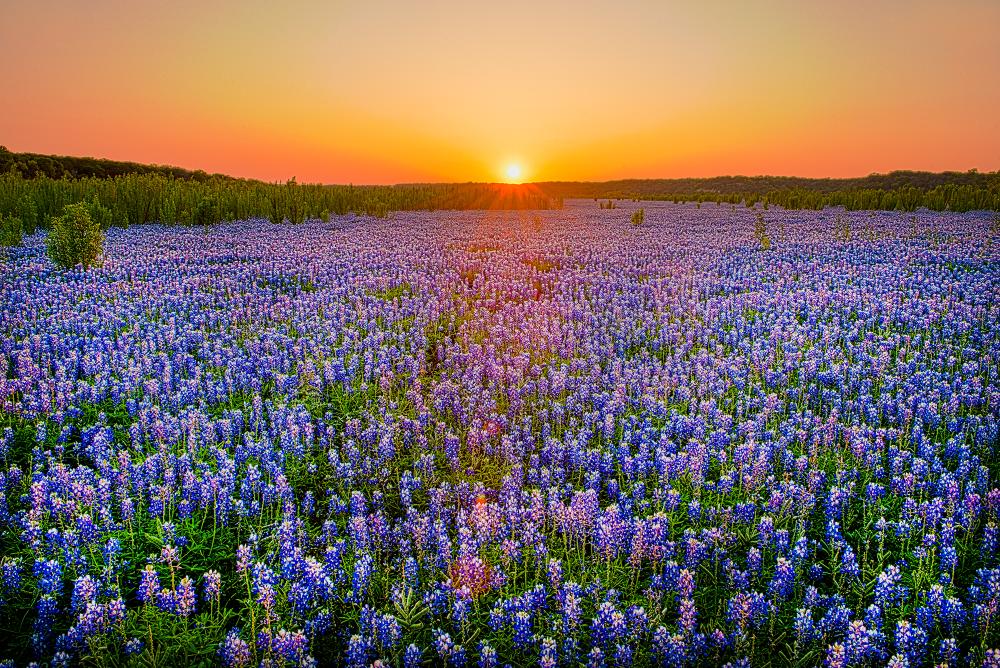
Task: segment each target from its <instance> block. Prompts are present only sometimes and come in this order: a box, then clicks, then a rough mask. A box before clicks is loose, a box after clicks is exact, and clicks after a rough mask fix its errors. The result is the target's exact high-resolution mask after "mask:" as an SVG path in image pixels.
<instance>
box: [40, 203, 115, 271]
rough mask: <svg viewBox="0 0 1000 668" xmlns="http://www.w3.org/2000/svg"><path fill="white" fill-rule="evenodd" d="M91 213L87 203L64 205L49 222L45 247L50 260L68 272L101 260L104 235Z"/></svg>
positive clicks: (89, 205)
mask: <svg viewBox="0 0 1000 668" xmlns="http://www.w3.org/2000/svg"><path fill="white" fill-rule="evenodd" d="M98 206H99V205H98ZM102 208H103V207H102ZM90 211H91V203H90V202H80V203H78V204H67V205H66V206H65V207H64V208H63V213H62V215H61V216H57V217H56V218H53V219H52V229H51V230H49V236H48V239H47V240H46V245H47V247H48V253H49V257H51V258H52V261H53V262H55V263H56V264H57V265H59V266H60V267H63V268H65V269H69V268H70V267H75V266H76V265H83V267H84V268H87V267H90V266H91V265H93V264H94V263H95V262H96V261H97V258H98V257H100V255H101V245H102V244H103V242H104V232H103V231H102V230H101V225H100V224H99V223H98V222H97V221H95V220H94V219H93V217H92V216H91V213H90ZM105 211H107V209H105Z"/></svg>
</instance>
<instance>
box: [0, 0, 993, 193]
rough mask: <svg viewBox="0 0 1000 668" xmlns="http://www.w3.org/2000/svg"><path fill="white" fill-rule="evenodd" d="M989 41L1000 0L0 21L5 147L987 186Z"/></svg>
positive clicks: (88, 5) (246, 163)
mask: <svg viewBox="0 0 1000 668" xmlns="http://www.w3.org/2000/svg"><path fill="white" fill-rule="evenodd" d="M279 4H280V7H279ZM998 31H1000V2H998V1H997V0H952V1H944V2H924V1H921V0H898V1H888V0H887V1H880V0H866V1H865V2H857V1H855V0H842V1H839V2H819V1H806V0H797V1H788V2H777V1H775V2H750V1H746V2H743V1H740V0H732V1H728V2H723V1H711V0H705V1H701V2H698V1H692V2H668V1H666V0H663V1H660V2H627V1H622V0H619V1H617V2H588V1H586V0H579V1H576V2H562V3H546V2H540V1H538V0H535V1H531V2H520V1H518V0H505V1H504V2H488V3H473V2H463V1H461V0H457V1H441V2H434V1H425V2H405V3H404V2H379V1H372V0H365V1H357V2H351V3H343V2H336V1H327V2H323V1H318V0H317V1H315V2H283V3H277V2H258V1H256V0H244V1H234V2H210V1H206V0H196V1H189V0H178V1H174V2H145V1H142V0H134V1H128V2H102V1H96V0H91V1H88V2H80V1H76V2H45V1H32V2H12V1H11V0H0V90H2V91H4V95H3V97H4V101H3V103H2V104H0V144H4V145H6V146H7V147H8V148H10V149H11V150H15V151H32V152H38V153H57V154H63V155H93V156H98V157H107V158H115V159H123V160H135V161H140V162H154V163H160V164H170V165H179V166H182V167H188V168H201V169H205V170H207V171H211V172H216V171H217V172H224V173H228V174H232V175H236V176H249V177H257V178H262V179H267V180H285V179H287V178H290V177H291V176H296V177H297V178H298V180H299V181H300V182H306V181H308V182H315V181H322V182H328V183H334V182H336V183H347V182H353V183H397V182H410V181H468V180H476V181H481V180H486V181H494V180H502V179H503V178H504V173H505V170H506V168H507V166H508V165H509V164H511V163H517V164H519V165H521V167H522V170H523V177H524V178H525V179H526V180H576V179H586V180H606V179H614V178H629V177H673V176H710V175H718V174H783V175H802V176H856V175H865V174H868V173H871V172H874V171H888V170H892V169H926V170H945V169H954V170H963V171H964V170H966V169H970V168H973V167H975V168H978V169H980V170H981V171H985V170H996V169H1000V122H998V119H1000V38H998V36H997V35H998Z"/></svg>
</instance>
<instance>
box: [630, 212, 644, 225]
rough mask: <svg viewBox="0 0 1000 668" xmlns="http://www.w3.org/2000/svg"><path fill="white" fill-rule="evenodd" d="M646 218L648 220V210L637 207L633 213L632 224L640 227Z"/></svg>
mask: <svg viewBox="0 0 1000 668" xmlns="http://www.w3.org/2000/svg"><path fill="white" fill-rule="evenodd" d="M645 220H646V210H645V209H636V210H635V211H634V212H633V213H632V224H633V225H635V226H636V227H639V226H640V225H642V223H643V222H644V221H645Z"/></svg>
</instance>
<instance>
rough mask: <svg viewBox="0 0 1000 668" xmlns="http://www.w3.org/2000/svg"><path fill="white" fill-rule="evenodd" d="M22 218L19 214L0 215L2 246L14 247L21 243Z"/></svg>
mask: <svg viewBox="0 0 1000 668" xmlns="http://www.w3.org/2000/svg"><path fill="white" fill-rule="evenodd" d="M22 232H23V230H22V226H21V219H20V218H18V217H17V216H0V246H6V247H8V248H13V247H14V246H20V245H21V235H22Z"/></svg>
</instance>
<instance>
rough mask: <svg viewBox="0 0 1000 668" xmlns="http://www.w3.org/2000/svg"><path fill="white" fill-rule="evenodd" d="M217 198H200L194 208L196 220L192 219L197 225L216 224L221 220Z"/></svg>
mask: <svg viewBox="0 0 1000 668" xmlns="http://www.w3.org/2000/svg"><path fill="white" fill-rule="evenodd" d="M216 208H217V206H216V203H215V200H214V199H213V198H211V197H207V196H206V197H202V198H201V199H200V200H198V204H197V206H195V209H194V220H193V221H192V222H193V223H194V224H195V225H205V226H208V225H214V224H215V223H217V222H219V215H218V213H217V212H216Z"/></svg>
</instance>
